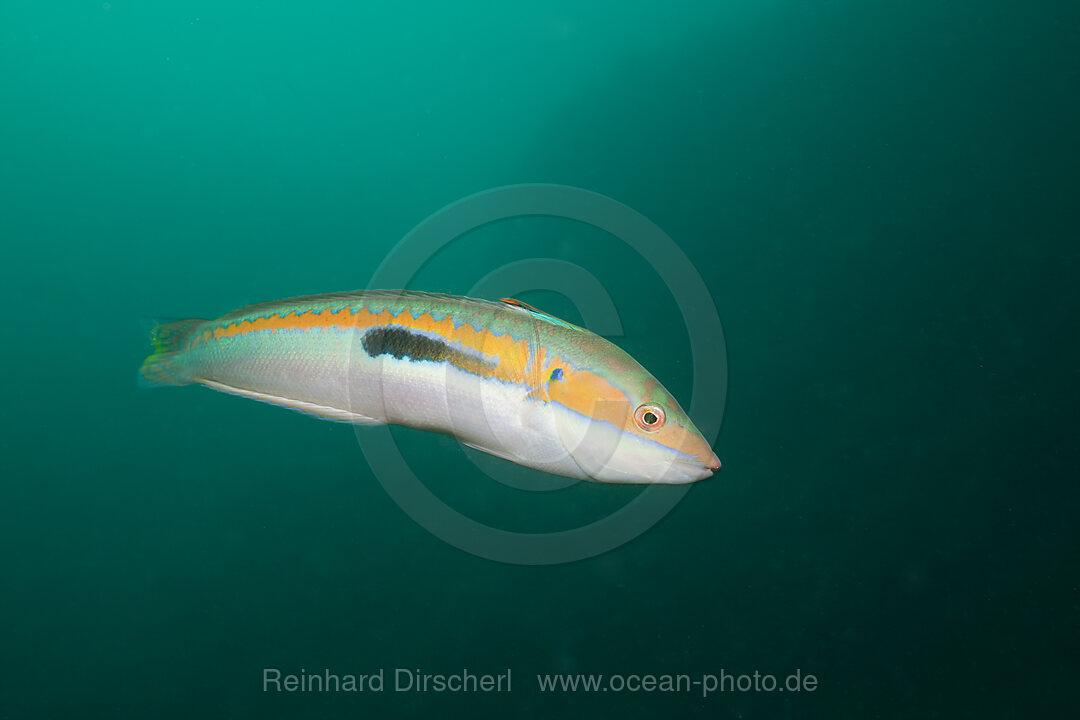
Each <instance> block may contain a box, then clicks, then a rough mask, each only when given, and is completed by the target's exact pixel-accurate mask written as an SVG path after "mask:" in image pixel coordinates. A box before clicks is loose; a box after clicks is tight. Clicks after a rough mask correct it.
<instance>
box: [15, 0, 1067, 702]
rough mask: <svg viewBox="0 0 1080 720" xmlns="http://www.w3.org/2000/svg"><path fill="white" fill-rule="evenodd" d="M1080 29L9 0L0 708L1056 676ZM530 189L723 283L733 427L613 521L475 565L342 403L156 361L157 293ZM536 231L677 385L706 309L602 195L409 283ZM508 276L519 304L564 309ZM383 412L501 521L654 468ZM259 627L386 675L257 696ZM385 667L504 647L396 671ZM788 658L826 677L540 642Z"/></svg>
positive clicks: (576, 7) (445, 487) (347, 277)
mask: <svg viewBox="0 0 1080 720" xmlns="http://www.w3.org/2000/svg"><path fill="white" fill-rule="evenodd" d="M1078 31H1080V15H1078V13H1077V10H1076V8H1075V7H1074V6H1073V5H1071V4H1068V3H1053V2H1048V3H1030V4H1028V5H1025V6H1021V5H1020V4H1018V3H1006V2H996V1H986V2H952V3H941V2H929V1H924V0H908V1H906V2H899V1H895V2H892V1H888V0H884V1H882V2H856V1H854V0H831V1H828V2H825V1H823V2H797V1H795V0H787V1H781V0H763V1H756V2H750V1H749V0H739V1H734V0H733V1H732V2H726V3H714V4H711V5H709V4H701V3H690V2H668V3H662V4H660V5H657V4H653V3H593V4H588V3H570V2H554V3H530V4H515V5H513V6H511V5H510V4H497V3H475V4H464V5H462V4H437V3H422V2H414V3H407V4H395V3H389V4H379V5H376V4H371V3H360V2H354V3H315V4H303V3H278V2H227V3H182V2H161V3H152V4H150V3H134V2H126V1H125V0H116V1H115V2H111V3H100V2H96V1H95V2H57V3H48V4H44V3H21V4H15V3H5V4H4V5H3V6H2V7H0V102H2V105H0V108H2V112H0V138H2V143H3V145H2V147H3V151H2V152H0V237H2V238H3V241H4V248H5V251H6V258H5V262H4V263H3V266H2V269H0V273H2V279H3V282H2V284H0V287H2V292H3V299H4V305H5V308H6V312H5V318H6V337H7V341H6V342H5V343H4V353H3V360H2V363H3V377H4V378H5V381H6V382H5V385H6V392H5V403H4V409H5V422H4V425H5V431H4V433H3V434H2V435H0V443H2V447H3V458H4V460H5V469H4V473H3V480H2V481H0V488H2V496H0V548H2V549H0V553H2V554H0V582H2V585H0V618H2V622H3V625H4V627H3V632H2V636H0V717H2V718H45V717H64V716H74V717H88V716H102V717H113V718H115V717H151V716H157V717H165V716H177V717H191V716H192V715H196V714H198V715H202V716H207V717H235V718H242V717H395V716H414V715H415V716H419V715H434V714H438V715H445V716H450V715H459V716H469V717H487V716H493V717H494V716H499V717H502V716H507V715H509V714H511V713H513V715H514V716H521V717H549V716H551V715H553V714H555V713H559V714H565V715H568V716H570V715H573V716H601V717H604V716H615V715H618V716H620V717H625V718H631V717H654V716H656V715H658V714H664V715H672V716H697V717H712V716H719V717H743V718H752V717H756V718H774V717H805V718H809V717H861V716H865V717H889V718H893V717H897V718H899V717H905V718H906V717H977V718H985V717H1010V716H1039V715H1051V716H1053V715H1055V714H1057V713H1058V712H1059V711H1060V710H1062V709H1063V708H1065V707H1067V706H1068V705H1071V704H1073V703H1072V702H1071V688H1072V684H1073V681H1074V680H1075V677H1076V672H1077V670H1078V668H1077V656H1076V641H1077V628H1078V622H1077V621H1078V617H1077V607H1078V597H1077V584H1076V550H1077V527H1076V510H1077V502H1076V501H1077V491H1076V489H1075V488H1076V485H1075V481H1074V479H1073V478H1074V476H1075V467H1076V460H1077V451H1076V438H1077V429H1078V427H1077V420H1076V418H1077V413H1076V402H1075V400H1076V396H1077V392H1076V391H1077V385H1078V376H1077V357H1076V352H1075V350H1076V343H1075V339H1074V337H1073V336H1074V335H1075V330H1076V319H1077V307H1078V303H1077V291H1076V276H1077V270H1078V267H1077V258H1078V253H1077V249H1076V237H1077V232H1076V222H1075V207H1076V197H1077V190H1078V183H1077V169H1076V158H1077V153H1078V150H1080V147H1078V142H1077V134H1076V127H1077V122H1078V120H1080V117H1078V113H1077V84H1078V82H1080V55H1078V54H1077V52H1076V38H1077V37H1078ZM517 183H557V184H565V185H570V186H576V187H581V188H585V189H588V190H590V191H593V192H596V193H600V194H603V195H605V196H608V197H610V198H613V199H615V200H617V201H619V202H621V203H624V204H625V205H627V206H629V207H631V208H633V209H635V210H636V211H638V212H640V213H642V214H643V215H644V216H645V217H647V218H649V219H650V220H651V221H652V222H654V223H656V224H657V225H658V226H659V227H660V228H662V229H663V230H664V231H665V232H666V233H667V234H668V235H669V236H670V237H671V238H672V239H673V240H674V241H675V242H676V243H677V244H678V246H679V247H680V248H681V249H682V252H683V253H685V255H686V256H687V258H688V259H689V261H690V262H691V263H693V265H694V266H695V267H696V268H697V270H698V272H699V273H700V276H701V277H702V278H703V279H704V282H705V284H706V286H707V288H708V290H709V292H710V294H711V297H712V301H713V302H714V303H715V307H716V308H717V310H718V312H719V316H720V318H721V320H722V321H723V328H724V340H725V341H726V346H727V353H728V354H727V370H728V373H729V381H728V384H727V389H726V392H725V395H724V401H725V406H726V411H725V414H724V418H723V425H722V428H721V431H720V434H719V438H718V440H717V443H716V448H717V452H718V454H719V455H720V457H721V458H722V459H723V461H724V469H723V470H722V471H721V473H720V474H719V475H718V476H717V477H715V478H712V479H710V480H707V481H705V482H703V483H700V484H699V485H697V486H695V487H693V488H692V489H691V491H690V492H689V493H688V494H687V495H686V496H685V498H683V499H682V501H681V502H680V503H679V504H678V505H677V507H675V508H674V510H672V511H671V513H670V514H668V515H667V516H666V517H665V518H664V519H663V520H662V521H660V522H659V523H658V524H657V525H656V526H655V527H653V528H651V529H650V530H648V531H647V532H644V533H642V534H641V535H640V536H638V537H636V538H635V539H633V540H632V541H631V542H629V543H627V544H625V545H622V546H621V547H618V548H616V549H614V550H612V551H611V552H608V553H605V554H602V555H599V556H597V557H592V558H590V559H586V560H582V561H579V562H575V563H570V564H561V565H552V566H539V567H537V566H525V565H515V564H505V563H497V562H492V561H490V560H486V559H482V558H479V557H476V556H474V555H471V554H468V553H465V552H462V551H461V550H459V549H457V548H456V547H453V546H452V545H450V544H447V543H444V542H443V541H442V540H440V539H438V538H437V537H436V536H435V535H433V534H431V533H429V532H428V530H427V529H425V528H424V527H422V526H421V524H419V523H417V522H415V521H414V520H413V519H412V518H410V516H409V515H407V514H406V513H405V512H404V511H403V510H402V509H401V508H400V507H399V506H398V504H397V503H395V502H394V500H392V499H391V497H390V495H388V493H387V491H386V490H384V488H383V486H382V484H381V483H380V482H379V479H380V478H377V477H376V476H375V473H373V472H372V470H371V469H370V467H369V466H368V464H367V463H366V462H365V457H364V455H363V454H362V452H361V450H360V449H359V447H358V444H357V441H356V438H355V437H354V434H353V431H352V429H351V428H349V427H347V426H343V425H337V424H332V423H326V422H320V421H317V420H314V419H311V418H308V417H304V416H301V415H298V414H294V413H289V412H286V411H284V410H281V409H278V408H271V407H267V406H264V405H260V404H257V403H252V402H248V401H244V400H241V399H238V398H233V397H228V396H224V395H220V394H216V393H212V392H210V391H207V390H204V389H201V388H183V389H168V390H161V391H146V390H141V389H139V388H138V387H137V385H136V382H135V375H136V369H137V368H138V366H139V363H140V362H141V361H142V358H143V357H144V356H145V354H146V353H147V352H148V351H149V346H148V343H147V340H146V337H145V335H144V332H143V327H142V325H141V320H140V319H141V318H146V317H173V318H175V317H215V316H217V315H220V314H223V313H224V312H227V311H229V310H231V309H234V308H236V307H239V306H241V305H245V304H248V303H252V302H259V301H265V300H274V299H279V298H283V297H288V296H292V295H300V294H307V293H317V292H328V291H336V290H346V289H355V288H361V287H364V286H365V285H366V284H367V283H368V280H369V279H370V278H371V277H372V274H373V273H374V272H375V270H376V268H377V267H378V266H379V264H380V263H381V262H382V261H383V260H384V258H386V257H387V255H388V253H390V251H391V250H392V248H393V247H394V245H395V243H397V242H398V241H399V240H400V239H401V238H402V237H404V236H405V235H406V234H407V233H408V232H409V231H410V230H411V229H412V228H414V227H415V226H416V225H418V224H419V223H421V222H422V221H423V220H424V219H425V218H428V217H429V216H431V215H432V214H433V213H436V212H437V211H439V210H440V209H441V208H443V207H445V206H447V205H449V204H451V203H454V202H455V201H457V200H459V199H461V198H463V197H466V196H469V195H471V194H473V193H478V192H481V191H485V190H488V189H491V188H496V187H500V186H504V185H510V184H517ZM535 258H554V259H558V260H564V261H567V262H572V263H575V264H577V265H579V266H581V267H582V268H585V269H586V270H588V271H589V273H591V274H592V275H593V276H594V277H595V278H596V279H597V280H598V281H599V283H600V284H601V285H602V286H603V287H604V288H605V289H606V291H607V292H608V293H609V294H610V296H611V298H612V300H613V302H614V305H615V307H616V308H617V309H618V313H619V319H620V321H621V324H622V326H623V335H622V336H619V337H614V338H613V340H615V341H616V342H618V343H619V344H620V345H622V346H623V347H625V348H626V349H628V350H629V351H630V352H631V353H632V354H633V355H634V356H635V357H636V358H637V359H639V360H640V361H641V362H642V363H643V364H645V365H646V366H647V367H648V368H649V369H650V370H651V371H652V372H653V373H654V374H655V375H656V376H657V377H659V378H660V379H661V380H662V381H663V382H664V383H665V385H666V386H667V387H668V388H669V389H670V390H672V392H673V393H674V394H675V395H676V396H677V397H679V398H688V397H689V396H690V394H691V392H692V390H693V381H692V370H693V368H692V363H691V350H692V344H693V342H701V343H713V344H715V343H717V342H718V341H719V339H718V338H690V337H689V335H688V332H687V330H686V328H685V326H684V325H683V324H682V323H681V322H680V321H679V310H678V308H677V307H676V304H675V302H674V300H673V295H672V292H671V291H670V290H669V289H668V288H666V287H665V285H664V283H663V282H662V281H661V280H660V279H659V278H658V275H657V273H656V272H655V268H654V267H651V266H650V263H648V262H646V261H644V260H643V259H642V258H641V257H640V256H638V255H636V254H635V253H634V252H633V251H631V250H629V249H628V248H627V247H626V246H625V245H623V244H622V243H621V242H620V241H619V240H617V239H615V238H613V237H611V236H610V235H607V234H605V233H603V232H601V231H598V230H596V229H595V228H591V227H587V226H583V225H580V224H578V223H574V222H573V221H570V220H566V219H560V218H553V217H545V218H537V217H521V218H517V219H513V220H507V221H504V222H499V223H494V224H491V225H487V226H485V227H482V228H479V229H477V230H475V231H474V232H471V233H468V234H467V235H465V236H463V237H462V238H461V239H460V240H459V241H457V242H455V243H454V244H452V245H451V246H450V247H448V248H446V249H445V250H444V251H442V252H441V253H439V254H437V255H435V256H433V257H431V258H430V259H428V260H427V262H426V264H424V265H423V267H422V269H421V270H420V272H419V273H418V274H417V275H416V277H415V278H414V279H413V282H412V283H411V285H410V287H413V288H415V289H422V290H430V291H438V292H448V293H459V294H461V293H467V292H469V290H470V289H471V288H472V287H473V286H474V285H475V283H477V282H478V281H479V280H481V279H482V278H483V277H484V276H485V275H487V274H488V273H489V272H492V271H495V270H497V269H499V268H501V267H504V266H506V265H507V264H508V263H513V262H517V261H522V260H525V261H528V260H531V259H535ZM531 279H532V280H534V281H535V282H534V286H533V287H532V288H528V289H527V290H528V291H527V292H522V293H521V294H520V297H521V298H522V299H524V300H526V301H528V302H532V303H533V304H536V305H539V306H541V307H543V308H545V309H547V310H550V311H552V312H554V313H556V314H558V315H560V316H562V317H565V318H567V319H568V320H572V321H575V322H578V321H582V318H583V316H584V315H585V314H586V313H585V312H583V311H582V309H580V308H577V307H575V306H574V304H573V303H572V302H570V301H569V300H568V299H567V298H566V297H563V296H560V295H558V294H557V293H556V292H555V291H554V290H553V289H552V283H553V279H552V278H551V277H542V276H536V277H535V278H531ZM721 370H722V368H719V367H717V368H716V370H715V371H716V372H721ZM699 410H700V409H699ZM395 437H396V438H397V440H398V445H399V446H400V448H401V451H402V454H403V455H404V456H405V458H406V459H407V460H408V462H409V465H410V467H411V468H412V469H413V470H414V471H415V472H416V474H417V476H418V477H420V478H421V479H422V480H423V481H424V482H425V484H426V485H427V486H428V487H429V488H430V489H431V490H432V491H433V492H435V493H436V494H437V495H438V496H439V497H441V498H443V499H444V500H445V501H446V502H447V503H448V504H450V505H451V506H453V507H454V508H456V509H457V510H459V511H460V512H462V513H464V514H466V515H468V516H469V517H472V518H474V519H476V520H477V521H478V522H481V523H483V524H485V525H487V526H491V527H496V528H503V529H508V530H515V531H518V532H533V533H548V532H552V531H557V530H564V529H568V528H574V527H578V526H581V525H582V524H587V523H589V522H592V521H593V520H595V519H597V518H601V517H604V516H606V515H607V514H609V513H611V512H613V511H614V510H615V509H617V508H619V507H621V506H623V505H625V504H626V503H628V502H631V501H632V500H633V499H634V498H635V497H637V494H638V492H639V490H637V489H634V488H624V487H606V486H597V485H585V486H583V485H578V486H574V487H572V488H568V489H565V490H560V491H554V492H526V491H522V490H517V489H514V488H513V487H508V486H507V485H505V484H502V483H500V482H496V481H495V480H493V479H491V478H490V477H488V476H487V475H485V474H484V472H482V471H481V469H480V468H478V466H477V464H474V463H473V462H472V461H471V460H470V457H471V456H469V455H466V454H465V453H463V452H462V451H461V450H460V449H459V446H458V445H457V444H456V443H455V442H454V441H452V440H450V439H448V438H445V437H440V436H434V435H428V434H424V433H419V432H410V431H400V432H397V431H395ZM478 463H482V461H478ZM484 467H489V466H488V465H484ZM495 472H496V473H498V472H509V473H510V475H507V476H505V477H510V478H511V479H513V478H518V477H520V478H525V476H524V475H521V476H517V475H513V473H514V472H516V471H514V470H509V471H508V470H506V468H503V469H502V470H496V471H495ZM382 479H383V480H384V481H385V480H386V478H382ZM526 479H528V478H526ZM391 480H393V478H391ZM533 481H535V478H533ZM534 489H535V488H534ZM266 668H279V669H281V670H282V672H285V673H289V672H292V673H296V672H300V671H301V669H304V670H306V671H308V672H315V673H321V672H322V671H323V670H325V669H330V670H332V671H333V672H335V673H338V674H346V673H356V674H362V673H370V672H372V671H375V670H378V669H380V668H384V669H385V671H386V673H387V674H388V677H387V685H388V687H387V689H386V691H384V692H364V693H343V692H338V693H325V692H324V693H318V692H295V693H288V692H265V691H264V689H263V673H264V669H266ZM395 668H422V669H423V670H424V671H425V672H430V673H452V672H458V671H459V670H460V669H461V668H468V669H469V670H470V671H472V672H474V673H502V672H505V671H506V669H507V668H510V669H511V670H512V673H513V686H512V691H511V692H508V693H450V692H444V693H438V692H426V693H419V692H394V691H393V689H392V687H389V686H390V685H392V683H391V680H392V675H393V672H394V669H395ZM796 670H799V671H801V672H802V673H804V674H806V673H810V674H813V675H814V676H815V677H816V679H817V681H818V682H817V687H816V689H815V690H813V691H804V692H799V693H790V692H788V693H778V692H773V693H764V692H738V691H731V692H716V693H714V694H712V695H710V696H708V697H702V694H701V692H700V691H698V690H697V689H695V691H692V692H684V693H664V692H637V693H631V692H615V691H612V692H596V693H587V692H580V691H579V692H576V693H573V692H568V693H542V692H541V691H540V690H539V688H538V687H537V682H536V679H535V678H536V675H537V674H544V673H560V672H565V673H596V674H601V673H602V674H605V675H611V674H615V673H620V674H624V675H630V674H656V675H662V674H687V675H689V676H691V677H694V678H700V677H701V676H702V675H704V674H716V675H719V674H720V673H721V672H722V671H723V672H726V673H730V674H736V675H737V674H748V673H753V672H755V671H758V672H760V673H772V674H776V675H777V676H779V677H781V678H784V677H786V676H787V675H788V674H789V673H792V672H794V671H796Z"/></svg>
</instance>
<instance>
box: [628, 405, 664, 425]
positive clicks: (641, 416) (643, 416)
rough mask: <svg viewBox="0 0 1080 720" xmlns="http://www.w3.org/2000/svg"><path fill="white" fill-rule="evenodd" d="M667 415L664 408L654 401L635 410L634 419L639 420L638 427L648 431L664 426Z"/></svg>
mask: <svg viewBox="0 0 1080 720" xmlns="http://www.w3.org/2000/svg"><path fill="white" fill-rule="evenodd" d="M665 417H666V416H665V415H664V409H663V408H662V407H660V406H659V405H654V404H652V403H645V404H644V405H641V406H639V407H638V409H637V410H635V411H634V420H635V421H636V422H637V424H638V427H639V428H641V429H642V430H645V431H646V432H653V431H654V430H659V429H660V428H662V427H663V426H664V420H665Z"/></svg>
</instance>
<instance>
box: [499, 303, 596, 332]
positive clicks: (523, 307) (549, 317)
mask: <svg viewBox="0 0 1080 720" xmlns="http://www.w3.org/2000/svg"><path fill="white" fill-rule="evenodd" d="M499 302H501V303H503V304H504V305H509V306H510V307H515V308H519V309H521V310H528V311H529V312H531V313H535V314H537V315H539V316H540V317H542V318H544V319H545V320H547V321H549V322H552V323H555V324H556V325H559V326H560V327H564V328H566V329H568V330H577V331H581V330H582V328H579V327H578V326H577V325H574V324H572V323H568V322H566V321H565V320H560V319H559V318H557V317H555V316H554V315H552V314H550V313H546V312H544V311H543V310H539V309H537V308H534V307H533V306H532V305H530V304H529V303H527V302H522V301H520V300H518V299H517V298H499Z"/></svg>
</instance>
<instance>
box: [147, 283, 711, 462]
mask: <svg viewBox="0 0 1080 720" xmlns="http://www.w3.org/2000/svg"><path fill="white" fill-rule="evenodd" d="M151 340H152V341H153V343H154V346H155V352H154V354H152V355H151V356H150V357H148V358H147V359H146V361H145V362H144V363H143V366H142V369H141V373H142V375H143V377H144V378H145V379H146V380H148V381H150V382H152V383H157V384H172V385H186V384H193V383H194V384H200V385H204V386H206V387H210V388H213V389H214V390H219V391H222V392H227V393H231V394H234V395H241V396H244V397H249V398H252V399H255V400H260V401H263V402H267V403H271V404H274V405H280V406H283V407H288V408H292V409H294V410H299V411H302V412H305V413H308V414H311V415H316V416H319V417H322V418H326V419H330V420H337V421H343V422H349V423H354V424H360V425H367V424H397V425H404V426H408V427H414V428H419V429H422V430H430V431H434V432H440V433H446V434H449V435H452V436H454V437H456V438H457V439H458V440H460V441H461V442H463V443H465V444H467V445H469V446H471V447H475V448H477V449H479V450H483V451H484V452H488V453H491V454H492V455H496V456H498V457H502V458H505V459H507V460H510V461H512V462H515V463H518V464H520V465H525V466H528V467H533V468H536V469H539V470H542V471H545V472H549V473H553V474H556V475H563V476H567V477H576V478H581V479H587V480H595V481H601V482H638V483H641V482H652V483H686V482H694V481H696V480H700V479H703V478H705V477H708V476H710V475H712V473H713V472H714V471H715V470H718V469H719V467H720V461H719V460H718V459H717V457H716V455H715V454H714V453H713V451H712V449H711V448H710V446H709V443H708V442H707V441H706V440H705V439H704V438H703V437H702V436H701V434H700V433H699V432H698V430H697V429H696V428H695V427H694V425H693V423H692V422H691V421H690V419H689V417H687V415H686V413H685V412H684V411H683V410H682V409H681V408H680V407H679V405H678V403H677V402H676V401H675V399H674V398H673V397H672V396H671V394H670V393H668V392H667V391H666V390H665V389H664V387H663V386H662V385H661V384H660V383H659V382H658V381H657V380H656V379H655V378H654V377H653V376H652V375H651V374H650V373H649V372H648V371H647V370H645V369H644V368H643V367H642V366H641V365H640V364H638V363H637V362H636V361H635V360H634V359H633V358H631V357H630V356H629V355H628V354H626V353H625V352H623V351H622V350H621V349H619V348H618V347H617V346H616V345H614V344H612V343H610V342H608V341H607V340H605V339H603V338H601V337H599V336H598V335H595V334H594V333H591V332H589V331H587V330H585V329H583V328H579V327H577V326H575V325H571V324H570V323H567V322H564V321H562V320H559V319H557V318H554V317H552V316H550V315H547V314H546V313H543V312H541V311H539V310H536V309H535V308H532V307H530V306H528V305H525V304H524V303H520V302H518V301H515V300H502V301H498V302H495V301H489V300H477V299H472V298H463V297H455V296H449V295H436V294H430V293H420V292H412V291H361V292H353V293H340V294H331V295H318V296H310V297H302V298H294V299H290V300H283V301H280V302H272V303H265V304H261V305H254V306H251V307H247V308H243V309H241V310H237V311H235V312H232V313H229V314H228V315H225V316H223V317H221V318H219V319H217V320H183V321H180V322H175V323H168V324H163V325H159V326H157V327H155V328H154V329H153V330H152V331H151Z"/></svg>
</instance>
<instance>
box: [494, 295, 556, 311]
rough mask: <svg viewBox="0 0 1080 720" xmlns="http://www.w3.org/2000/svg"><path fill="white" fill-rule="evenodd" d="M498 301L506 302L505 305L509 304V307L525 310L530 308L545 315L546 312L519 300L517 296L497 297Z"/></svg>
mask: <svg viewBox="0 0 1080 720" xmlns="http://www.w3.org/2000/svg"><path fill="white" fill-rule="evenodd" d="M499 302H501V303H506V304H507V305H510V306H511V307H519V308H525V309H526V310H532V311H533V312H534V313H540V314H541V315H547V313H546V312H544V311H543V310H538V309H536V308H534V307H533V306H532V305H530V304H529V303H527V302H521V301H520V300H518V299H517V298H499Z"/></svg>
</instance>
